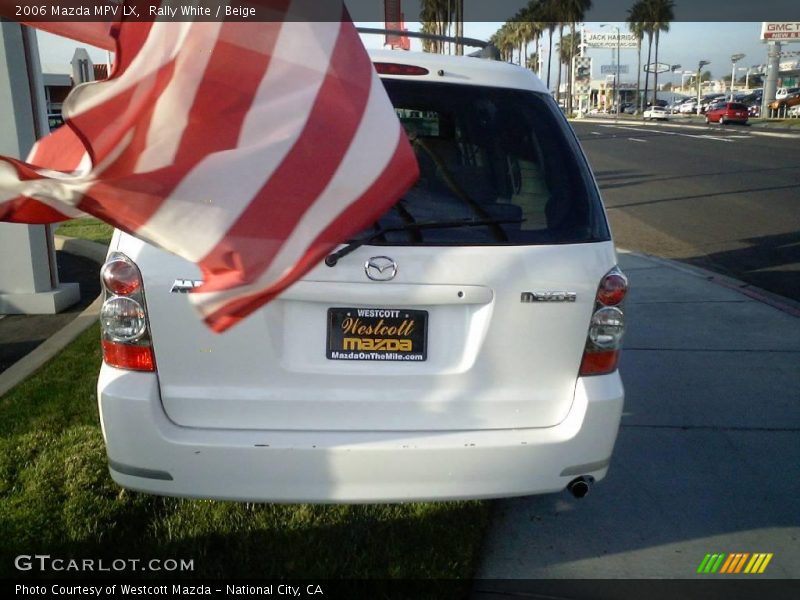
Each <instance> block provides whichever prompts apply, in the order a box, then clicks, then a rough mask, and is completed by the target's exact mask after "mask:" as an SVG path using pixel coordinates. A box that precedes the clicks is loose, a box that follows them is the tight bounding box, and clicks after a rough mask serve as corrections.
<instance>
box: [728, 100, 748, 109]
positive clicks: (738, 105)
mask: <svg viewBox="0 0 800 600" xmlns="http://www.w3.org/2000/svg"><path fill="white" fill-rule="evenodd" d="M728 108H731V109H733V110H747V106H745V105H744V104H738V103H737V102H731V103H730V104H728Z"/></svg>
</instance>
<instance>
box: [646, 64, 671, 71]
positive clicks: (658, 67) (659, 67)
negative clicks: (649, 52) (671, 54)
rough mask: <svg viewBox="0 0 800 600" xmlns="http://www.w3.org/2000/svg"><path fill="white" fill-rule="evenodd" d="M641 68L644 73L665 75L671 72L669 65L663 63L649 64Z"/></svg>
mask: <svg viewBox="0 0 800 600" xmlns="http://www.w3.org/2000/svg"><path fill="white" fill-rule="evenodd" d="M642 68H643V69H644V71H645V73H666V72H667V71H671V70H672V66H671V65H665V64H664V63H650V64H649V65H645V66H644V67H642Z"/></svg>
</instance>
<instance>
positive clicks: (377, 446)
mask: <svg viewBox="0 0 800 600" xmlns="http://www.w3.org/2000/svg"><path fill="white" fill-rule="evenodd" d="M372 59H373V62H374V64H375V68H376V69H377V71H378V73H379V74H381V77H382V80H383V82H384V85H385V88H386V91H387V92H388V94H389V97H390V98H391V100H392V102H393V104H394V106H395V107H396V111H397V114H398V117H399V118H400V120H401V121H402V122H403V124H404V125H405V127H406V131H407V132H408V134H409V138H410V139H411V141H412V145H413V147H414V149H415V152H416V154H417V158H418V162H419V166H420V172H421V176H420V178H419V181H418V182H417V183H416V185H415V186H414V188H413V189H412V190H411V191H409V192H408V193H407V194H406V195H405V196H404V197H403V198H402V199H401V200H400V201H399V202H398V203H397V204H396V205H395V206H394V207H393V208H392V209H391V210H390V211H388V212H387V213H386V214H384V215H383V216H382V217H381V218H380V219H379V220H378V222H376V223H374V224H372V225H370V226H369V227H368V228H367V229H366V230H365V231H364V232H362V233H361V234H360V235H359V236H357V237H356V238H355V239H354V240H350V241H349V242H348V243H344V244H342V245H341V246H340V247H339V249H338V250H337V251H336V252H334V253H332V254H331V255H330V256H329V257H328V259H327V260H326V261H324V262H321V263H320V264H319V265H317V266H316V267H315V268H314V269H313V270H312V271H310V272H309V273H308V274H307V275H306V276H305V277H304V278H303V279H302V280H300V281H298V282H297V283H296V284H295V285H293V286H292V287H291V288H289V289H288V290H287V291H286V292H284V293H283V294H282V295H281V296H280V297H278V298H277V299H276V300H274V301H272V302H271V303H269V304H268V305H266V306H265V307H263V308H262V309H261V310H259V311H258V312H256V313H254V314H253V315H251V316H250V317H249V318H247V319H246V320H245V321H243V322H242V323H240V324H239V325H237V326H236V327H234V328H232V329H231V330H229V331H227V332H226V333H224V334H221V335H220V334H214V333H212V332H211V331H210V330H209V329H208V328H207V327H206V326H205V325H204V324H203V322H202V321H201V319H200V318H198V315H197V314H196V313H195V311H194V309H193V308H192V307H191V306H190V304H189V302H188V301H187V297H186V295H185V292H187V291H189V290H191V289H192V288H193V287H195V286H197V285H199V284H200V281H199V280H200V276H201V275H200V272H199V270H198V268H197V267H196V266H195V265H194V264H192V263H190V262H187V261H185V260H183V259H180V258H177V257H176V256H173V255H171V254H168V253H166V252H164V251H161V250H158V249H156V248H155V247H153V246H150V245H148V244H146V243H144V242H141V241H139V240H138V239H136V238H134V237H131V236H129V235H126V234H125V233H122V232H119V231H117V232H116V233H115V234H114V237H113V240H112V242H111V246H110V251H109V255H108V261H107V263H106V264H105V266H104V268H103V271H102V280H103V286H104V290H105V300H104V305H103V309H102V315H101V324H102V345H103V350H104V364H103V365H102V368H101V371H100V378H99V383H98V400H99V405H100V416H101V421H102V426H103V434H104V437H105V442H106V446H107V452H108V459H109V465H110V470H111V475H112V477H113V479H114V480H115V481H116V482H118V483H119V484H120V485H122V486H125V487H127V488H131V489H135V490H141V491H145V492H152V493H156V494H165V495H172V496H190V497H198V498H219V499H233V500H248V501H277V502H387V501H407V500H443V499H455V498H489V497H501V496H517V495H528V494H539V493H547V492H556V491H560V490H563V489H564V488H569V489H570V490H571V491H572V492H573V494H575V495H576V496H581V495H583V494H585V493H586V492H587V491H588V487H589V484H591V483H592V482H593V481H595V480H599V479H602V478H603V477H604V476H605V475H606V471H607V469H608V466H609V462H610V460H611V454H612V449H613V446H614V442H615V439H616V435H617V430H618V427H619V422H620V416H621V411H622V405H623V395H624V394H623V387H622V382H621V380H620V376H619V373H618V370H617V364H618V359H619V353H620V343H621V338H622V335H623V330H624V315H623V306H622V303H623V299H624V297H625V293H626V291H627V280H626V278H625V276H624V275H623V274H622V273H621V272H620V270H619V269H618V267H617V257H616V253H615V249H614V245H613V243H612V240H611V235H610V232H609V227H608V223H607V219H606V215H605V213H604V209H603V205H602V202H601V199H600V194H599V192H598V189H597V185H596V183H595V181H594V178H593V176H592V173H591V170H590V168H589V166H588V164H587V161H586V158H585V156H584V154H583V152H582V150H581V148H580V146H579V144H578V142H577V140H576V138H575V135H574V133H573V131H572V129H571V128H570V126H569V124H568V122H567V121H566V119H565V118H564V116H563V115H562V113H561V111H560V110H559V109H558V106H557V105H556V103H555V101H554V100H553V98H552V97H551V96H550V94H549V93H548V91H547V89H546V88H545V87H544V86H543V84H542V83H541V82H540V81H539V80H538V79H537V78H536V77H535V76H534V75H533V74H532V73H531V72H530V71H528V70H525V69H522V68H519V67H516V66H512V65H510V64H505V63H501V62H497V61H491V60H483V59H480V58H471V57H449V56H441V55H436V54H422V53H413V52H391V51H378V52H373V53H372ZM375 135H381V132H380V131H376V132H375Z"/></svg>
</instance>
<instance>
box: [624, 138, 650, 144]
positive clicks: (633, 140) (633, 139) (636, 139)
mask: <svg viewBox="0 0 800 600" xmlns="http://www.w3.org/2000/svg"><path fill="white" fill-rule="evenodd" d="M628 139H629V140H630V141H632V142H642V143H643V144H646V143H647V140H640V139H639V138H628Z"/></svg>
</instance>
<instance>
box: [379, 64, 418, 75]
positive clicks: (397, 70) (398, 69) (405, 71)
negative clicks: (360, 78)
mask: <svg viewBox="0 0 800 600" xmlns="http://www.w3.org/2000/svg"><path fill="white" fill-rule="evenodd" d="M375 70H376V71H377V72H378V73H380V74H381V75H427V74H428V73H430V71H428V69H426V68H425V67H417V66H414V65H401V64H398V63H385V62H376V63H375Z"/></svg>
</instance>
